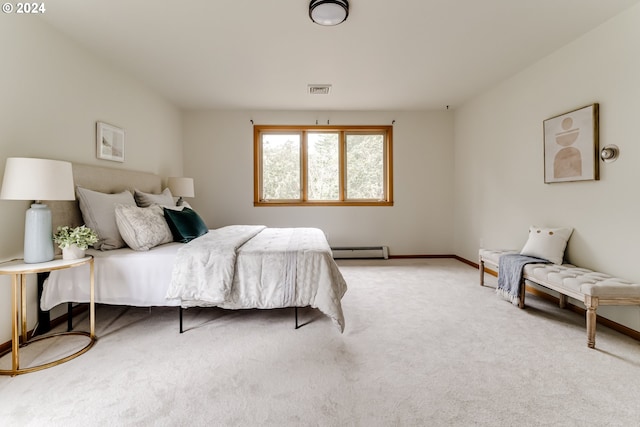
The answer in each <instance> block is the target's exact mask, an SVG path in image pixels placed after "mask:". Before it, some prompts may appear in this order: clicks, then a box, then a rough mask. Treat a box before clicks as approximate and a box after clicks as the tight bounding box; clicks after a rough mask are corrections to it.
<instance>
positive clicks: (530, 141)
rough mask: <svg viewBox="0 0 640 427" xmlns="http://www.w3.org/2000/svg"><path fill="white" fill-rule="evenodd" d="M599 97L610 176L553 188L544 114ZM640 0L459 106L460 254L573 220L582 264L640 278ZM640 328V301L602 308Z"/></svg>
mask: <svg viewBox="0 0 640 427" xmlns="http://www.w3.org/2000/svg"><path fill="white" fill-rule="evenodd" d="M594 102H597V103H599V104H600V146H601V147H602V146H605V145H607V144H616V145H618V146H619V147H620V151H621V155H620V158H619V159H618V160H617V161H616V162H614V163H610V164H604V163H602V162H600V180H599V181H588V182H576V183H559V184H544V176H543V134H542V122H543V120H545V119H547V118H550V117H553V116H555V115H558V114H562V113H564V112H568V111H571V110H573V109H576V108H579V107H582V106H585V105H588V104H591V103H594ZM639 117H640V6H635V7H633V8H632V9H630V10H628V11H627V12H625V13H623V14H621V15H619V16H618V17H616V18H614V19H612V20H610V21H608V22H606V23H605V24H603V25H602V26H600V27H598V28H596V29H595V30H593V31H591V32H590V33H588V34H586V35H584V36H583V37H581V38H580V39H578V40H576V41H574V42H573V43H571V44H569V45H567V46H565V47H563V48H562V49H560V50H558V51H557V52H555V53H553V54H552V55H550V56H548V57H546V58H544V59H543V60H541V61H539V62H538V63H536V64H534V65H532V66H531V67H529V68H527V69H526V70H524V71H522V72H520V73H518V74H517V75H515V76H513V77H512V78H511V79H509V80H507V81H505V82H503V83H501V84H500V85H498V86H497V87H495V88H493V89H491V90H489V91H488V92H486V93H484V94H482V95H480V96H478V97H476V98H475V99H473V100H472V101H471V102H468V103H467V104H465V105H464V106H463V107H462V108H459V109H458V110H457V111H456V115H455V119H454V122H455V123H454V133H455V155H454V156H455V157H454V158H455V187H454V193H455V227H454V229H455V232H454V236H455V237H454V251H455V253H456V254H457V255H460V256H462V257H464V258H467V259H472V260H475V259H476V258H477V252H478V248H479V247H480V246H484V247H488V248H521V247H522V246H523V244H524V243H525V241H526V238H527V229H528V226H529V225H531V224H536V225H548V226H572V227H574V232H573V236H572V237H571V240H570V242H569V247H568V252H567V255H568V258H569V261H571V262H572V263H574V264H577V265H580V266H583V267H587V268H591V269H595V270H598V271H602V272H605V273H609V274H612V275H615V276H619V277H624V278H627V279H631V280H634V281H636V282H640V269H638V268H637V265H638V264H637V263H638V260H637V255H638V249H637V246H638V241H640V227H639V226H638V211H640V196H638V191H637V186H638V183H640V141H639V139H638V135H639V133H638V118H639ZM598 313H599V314H606V316H607V317H610V318H612V319H613V320H616V321H619V322H621V323H624V324H626V325H627V326H630V327H632V328H634V329H636V330H640V309H638V308H637V307H627V308H607V307H603V308H600V309H598Z"/></svg>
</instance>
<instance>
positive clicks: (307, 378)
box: [0, 259, 640, 426]
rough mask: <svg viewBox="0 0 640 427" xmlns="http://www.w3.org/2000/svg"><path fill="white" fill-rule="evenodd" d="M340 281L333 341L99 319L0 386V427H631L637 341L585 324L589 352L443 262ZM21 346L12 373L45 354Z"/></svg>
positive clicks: (398, 264) (286, 328) (392, 267)
mask: <svg viewBox="0 0 640 427" xmlns="http://www.w3.org/2000/svg"><path fill="white" fill-rule="evenodd" d="M340 268H341V270H342V272H343V274H344V276H345V279H346V280H347V283H348V286H349V290H348V291H347V294H346V295H345V297H344V299H343V308H344V312H345V318H346V322H347V326H346V330H345V333H344V334H340V333H339V332H338V331H337V330H336V329H335V327H333V326H332V324H331V322H330V321H329V320H328V319H327V318H326V317H324V316H322V315H320V314H319V313H318V312H317V311H315V310H308V309H307V310H303V311H302V312H301V315H302V317H303V319H311V320H312V322H311V323H309V324H307V325H306V326H304V327H302V328H301V329H299V330H294V329H293V310H292V309H286V310H270V311H258V310H256V311H223V310H219V309H189V310H188V311H186V312H185V322H186V324H185V326H186V327H187V328H189V330H188V331H187V332H186V333H184V334H182V335H180V334H179V333H178V314H177V309H175V308H171V309H170V308H154V309H152V310H151V311H149V310H148V309H144V308H127V307H109V306H100V307H98V312H97V313H98V317H97V334H98V336H99V340H98V342H97V343H96V345H95V346H94V347H93V348H92V349H91V350H89V351H88V352H87V353H85V354H84V355H82V356H80V357H78V358H77V359H74V360H72V361H70V362H67V363H65V364H62V365H60V366H57V367H54V368H51V369H47V370H44V371H39V372H34V373H30V374H26V375H20V376H16V377H13V378H10V377H2V378H0V420H1V421H0V424H2V425H19V426H43V425H60V426H63V425H64V426H76V425H78V426H79V425H83V426H86V425H136V426H146V425H158V426H174V425H177V426H180V425H190V426H200V425H220V426H254V425H278V426H307V425H310V426H315V425H318V426H343V425H344V426H413V425H421V426H441V425H447V426H448V425H456V426H457V425H462V426H468V425H487V426H501V425H532V426H535V425H576V426H577V425H620V426H629V425H638V424H640V343H638V342H637V341H634V340H632V339H630V338H628V337H625V336H622V335H620V334H618V333H616V332H614V331H612V330H610V329H608V328H606V327H603V326H599V327H598V334H597V342H596V346H597V349H596V350H590V349H588V348H587V346H586V335H585V328H584V319H583V318H582V317H580V316H578V315H576V314H574V313H571V312H568V311H566V310H564V311H563V310H560V309H559V308H557V307H556V306H554V305H552V304H550V303H548V302H545V301H542V300H540V299H537V298H536V297H534V296H530V295H528V296H527V304H528V307H527V308H526V309H525V310H520V309H518V308H516V307H514V306H512V305H511V304H509V303H507V302H506V301H504V300H501V299H500V298H498V297H497V296H496V295H495V293H494V291H493V289H491V288H488V287H484V288H483V287H480V286H479V285H478V272H477V270H475V269H473V268H471V267H469V266H467V265H465V264H463V263H460V262H458V261H455V260H447V259H444V260H390V261H341V262H340ZM82 319H83V320H81V319H78V320H77V322H78V323H79V327H81V328H82V327H84V328H86V324H87V320H86V316H85V315H82ZM45 343H46V341H45ZM60 345H61V346H62V345H63V344H60ZM64 345H68V342H67V341H65V343H64ZM31 347H32V346H29V347H26V348H25V349H23V352H22V354H23V360H24V362H25V363H28V362H29V361H36V362H42V361H44V360H46V359H45V357H51V355H54V356H57V355H58V350H57V349H56V343H51V342H49V343H47V344H39V345H38V346H35V345H34V346H33V348H31ZM7 358H8V357H7V356H5V357H4V358H3V363H4V362H6V359H7Z"/></svg>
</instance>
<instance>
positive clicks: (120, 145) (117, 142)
mask: <svg viewBox="0 0 640 427" xmlns="http://www.w3.org/2000/svg"><path fill="white" fill-rule="evenodd" d="M96 156H97V157H98V158H99V159H103V160H111V161H113V162H124V130H123V129H120V128H118V127H115V126H113V125H110V124H107V123H102V122H97V124H96Z"/></svg>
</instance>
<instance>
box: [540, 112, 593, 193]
mask: <svg viewBox="0 0 640 427" xmlns="http://www.w3.org/2000/svg"><path fill="white" fill-rule="evenodd" d="M598 115H599V111H598V104H592V105H588V106H586V107H582V108H579V109H577V110H574V111H570V112H568V113H564V114H561V115H559V116H556V117H552V118H550V119H547V120H545V121H544V182H545V183H552V182H570V181H589V180H597V179H599V176H598V151H599V150H598Z"/></svg>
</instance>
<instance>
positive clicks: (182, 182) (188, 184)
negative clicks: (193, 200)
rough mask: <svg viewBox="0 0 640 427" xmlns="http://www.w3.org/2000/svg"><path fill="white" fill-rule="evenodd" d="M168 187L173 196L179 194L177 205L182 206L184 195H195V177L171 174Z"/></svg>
mask: <svg viewBox="0 0 640 427" xmlns="http://www.w3.org/2000/svg"><path fill="white" fill-rule="evenodd" d="M167 187H169V191H171V194H172V195H173V196H178V201H177V202H176V206H182V198H183V197H195V191H194V189H193V178H185V177H177V176H170V177H169V180H168V182H167Z"/></svg>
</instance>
